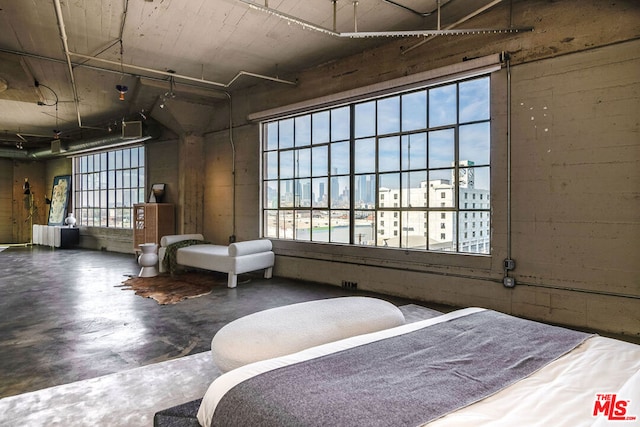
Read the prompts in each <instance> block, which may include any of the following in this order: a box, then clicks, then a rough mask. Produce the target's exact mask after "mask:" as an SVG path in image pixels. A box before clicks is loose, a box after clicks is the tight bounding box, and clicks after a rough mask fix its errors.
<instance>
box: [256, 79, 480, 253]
mask: <svg viewBox="0 0 640 427" xmlns="http://www.w3.org/2000/svg"><path fill="white" fill-rule="evenodd" d="M489 93H490V78H489V76H482V77H479V78H473V79H468V80H462V81H457V82H455V83H448V84H445V85H440V86H432V87H425V88H420V89H414V90H412V91H408V92H403V93H397V94H393V95H390V96H385V97H381V98H376V99H369V100H366V101H359V102H355V103H351V104H348V105H342V106H338V107H334V108H330V109H327V110H322V111H314V112H309V113H305V114H300V115H297V116H295V117H286V118H281V119H277V120H273V121H268V122H263V124H262V138H263V144H262V153H263V180H262V182H263V196H262V197H263V204H262V207H263V233H264V235H265V237H270V238H278V239H293V240H303V241H312V242H333V243H341V244H354V245H368V246H381V247H391V248H407V249H416V250H434V251H448V252H460V253H477V254H488V253H489V252H490V235H491V233H490V220H491V217H490V206H491V202H490V179H489V177H490V155H489V154H490V145H491V144H490V142H491V138H490V133H491V132H490V128H491V123H490V111H489V105H490V102H489Z"/></svg>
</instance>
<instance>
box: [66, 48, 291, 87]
mask: <svg viewBox="0 0 640 427" xmlns="http://www.w3.org/2000/svg"><path fill="white" fill-rule="evenodd" d="M69 55H71V56H77V57H78V58H84V59H88V60H92V61H98V62H103V63H105V64H111V65H117V66H121V67H123V68H124V67H126V68H131V69H134V70H139V71H146V72H149V73H154V74H159V75H162V76H167V77H172V78H174V79H180V80H188V81H192V82H197V83H202V84H206V85H211V86H217V87H222V88H228V87H229V86H231V85H232V84H233V82H235V81H236V80H237V79H238V78H239V77H241V76H252V77H257V78H260V79H264V80H270V81H273V82H277V83H284V84H289V85H296V82H292V81H288V80H282V79H279V78H277V77H270V76H265V75H262V74H256V73H251V72H249V71H239V72H238V74H236V75H235V77H234V78H233V79H231V81H230V82H229V83H219V82H214V81H211V80H205V79H200V78H197V77H191V76H185V75H184V74H177V73H171V72H169V71H161V70H155V69H153V68H147V67H140V66H138V65H133V64H124V63H121V62H116V61H111V60H110V59H103V58H97V57H95V56H89V55H83V54H81V53H75V52H69Z"/></svg>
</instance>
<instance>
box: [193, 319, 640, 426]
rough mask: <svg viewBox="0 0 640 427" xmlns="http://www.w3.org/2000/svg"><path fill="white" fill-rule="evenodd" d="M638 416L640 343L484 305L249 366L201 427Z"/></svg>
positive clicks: (216, 385) (207, 399) (227, 382)
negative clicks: (574, 328) (494, 309)
mask: <svg viewBox="0 0 640 427" xmlns="http://www.w3.org/2000/svg"><path fill="white" fill-rule="evenodd" d="M638 416H640V346H638V345H635V344H631V343H627V342H623V341H618V340H613V339H609V338H605V337H601V336H595V335H590V334H586V333H582V332H577V331H573V330H570V329H565V328H559V327H555V326H550V325H546V324H542V323H538V322H532V321H529V320H524V319H521V318H517V317H513V316H508V315H505V314H503V313H499V312H496V311H492V310H486V309H481V308H468V309H463V310H458V311H455V312H452V313H448V314H444V315H442V316H438V317H435V318H432V319H427V320H424V321H420V322H415V323H411V324H406V325H402V326H399V327H396V328H392V329H387V330H383V331H379V332H375V333H371V334H366V335H359V336H356V337H352V338H348V339H344V340H340V341H336V342H333V343H330V344H326V345H321V346H317V347H313V348H310V349H307V350H303V351H301V352H298V353H295V354H291V355H287V356H283V357H278V358H274V359H269V360H265V361H260V362H256V363H252V364H249V365H245V366H243V367H240V368H238V369H235V370H233V371H230V372H228V373H226V374H224V375H222V376H220V377H218V378H217V379H216V380H215V381H214V382H213V383H212V384H211V386H210V387H209V389H208V391H207V393H206V394H205V396H204V398H203V400H202V403H201V405H200V408H199V410H198V421H199V422H200V424H201V425H203V426H207V427H208V426H232V425H260V426H282V425H305V426H311V425H317V426H327V425H340V426H350V425H353V426H355V425H358V426H360V425H368V426H400V425H411V426H417V425H425V424H428V425H429V426H430V427H450V426H456V427H465V426H474V427H475V426H513V425H546V426H551V425H553V426H559V425H566V426H583V425H585V426H587V425H588V426H591V425H593V426H599V425H611V423H614V424H613V425H616V424H615V423H616V422H617V423H618V424H617V425H620V421H629V422H632V424H634V422H633V421H635V422H637V421H638V418H637V417H638ZM624 424H625V423H623V425H624ZM626 424H627V425H628V423H626Z"/></svg>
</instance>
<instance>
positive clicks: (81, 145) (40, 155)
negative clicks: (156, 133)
mask: <svg viewBox="0 0 640 427" xmlns="http://www.w3.org/2000/svg"><path fill="white" fill-rule="evenodd" d="M152 138H153V136H151V135H143V136H142V137H140V138H123V137H122V136H121V135H109V136H104V137H98V138H93V139H89V140H85V141H77V142H70V143H67V144H66V150H62V151H60V152H59V153H53V152H52V151H51V149H50V148H42V149H36V150H19V149H17V148H16V149H13V148H0V157H2V158H12V159H19V160H41V159H49V158H54V157H66V156H71V155H75V154H80V153H83V152H87V151H94V150H98V149H106V148H115V147H118V146H122V145H132V144H138V143H141V142H145V141H148V140H149V139H152Z"/></svg>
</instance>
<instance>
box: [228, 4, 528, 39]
mask: <svg viewBox="0 0 640 427" xmlns="http://www.w3.org/2000/svg"><path fill="white" fill-rule="evenodd" d="M238 1H241V2H242V3H245V4H246V5H248V6H249V7H250V8H251V9H255V10H259V11H262V12H265V13H268V14H270V15H273V16H277V17H278V18H281V19H283V20H285V21H287V22H289V23H293V24H297V25H300V26H301V27H303V28H305V29H308V30H314V31H318V32H320V33H323V34H327V35H330V36H334V37H340V38H351V39H360V38H373V37H429V36H458V35H481V34H506V33H521V32H530V31H533V27H520V28H470V29H465V30H451V29H447V30H441V29H437V30H409V31H368V32H360V31H358V28H357V17H356V16H355V12H356V9H357V5H358V3H357V1H354V2H353V7H354V27H355V31H354V32H348V33H340V32H336V31H331V30H329V29H327V28H324V27H321V26H319V25H316V24H313V23H311V22H308V21H304V20H302V19H300V18H297V17H295V16H291V15H287V14H286V13H282V12H279V11H278V10H276V9H272V8H270V7H266V6H261V5H259V4H257V3H254V2H253V1H251V0H238ZM439 15H440V9H438V17H439Z"/></svg>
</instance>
